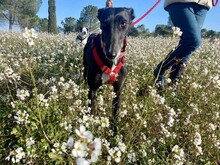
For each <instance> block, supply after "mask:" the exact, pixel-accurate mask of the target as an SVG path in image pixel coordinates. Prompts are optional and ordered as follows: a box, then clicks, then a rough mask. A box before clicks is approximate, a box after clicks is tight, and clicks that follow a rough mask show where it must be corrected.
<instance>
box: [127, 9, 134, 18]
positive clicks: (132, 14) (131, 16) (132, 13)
mask: <svg viewBox="0 0 220 165" xmlns="http://www.w3.org/2000/svg"><path fill="white" fill-rule="evenodd" d="M127 10H128V12H129V13H130V18H131V20H133V19H134V18H135V15H134V9H132V8H127Z"/></svg>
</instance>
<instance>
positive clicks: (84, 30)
mask: <svg viewBox="0 0 220 165" xmlns="http://www.w3.org/2000/svg"><path fill="white" fill-rule="evenodd" d="M88 31H89V30H88V28H86V27H80V29H79V35H80V36H81V37H85V36H87V35H88Z"/></svg>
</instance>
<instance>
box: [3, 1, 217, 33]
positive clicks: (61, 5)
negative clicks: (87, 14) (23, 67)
mask: <svg viewBox="0 0 220 165" xmlns="http://www.w3.org/2000/svg"><path fill="white" fill-rule="evenodd" d="M105 2H106V0H56V8H57V13H56V14H57V24H58V25H59V26H61V21H62V20H64V19H65V18H66V17H74V18H76V19H78V18H79V17H80V12H81V11H82V9H83V8H84V7H86V6H88V5H93V6H97V7H98V8H102V7H105ZM156 2H157V0H113V6H114V7H132V8H133V9H134V12H135V16H136V18H135V19H134V21H135V20H137V19H138V18H139V17H141V16H142V15H143V14H144V13H146V11H147V10H149V9H150V8H151V7H152V6H153V5H154V4H155V3H156ZM163 3H164V1H163V0H161V2H160V4H159V5H158V6H157V7H156V8H155V9H154V10H153V11H152V12H151V13H150V14H149V15H148V16H146V17H145V18H144V19H143V20H142V21H141V22H140V23H139V24H144V25H145V27H146V28H148V29H149V30H150V31H151V32H152V31H153V30H154V29H155V26H156V25H157V24H167V21H168V13H167V12H166V11H165V10H164V8H163ZM38 16H39V17H40V18H48V0H43V3H42V5H41V8H40V10H39V12H38ZM139 24H136V25H139ZM203 28H206V29H208V30H215V31H220V3H219V5H218V6H217V7H213V8H212V9H211V10H210V11H209V12H208V14H207V18H206V20H205V23H204V26H203ZM0 29H1V27H0Z"/></svg>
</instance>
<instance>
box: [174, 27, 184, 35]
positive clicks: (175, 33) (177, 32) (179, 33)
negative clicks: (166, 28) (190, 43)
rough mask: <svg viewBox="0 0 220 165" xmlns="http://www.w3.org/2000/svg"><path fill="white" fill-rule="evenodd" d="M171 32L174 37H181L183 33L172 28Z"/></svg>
mask: <svg viewBox="0 0 220 165" xmlns="http://www.w3.org/2000/svg"><path fill="white" fill-rule="evenodd" d="M172 30H173V35H176V36H179V37H180V36H182V34H183V32H182V31H181V30H180V28H179V27H174V26H173V27H172Z"/></svg>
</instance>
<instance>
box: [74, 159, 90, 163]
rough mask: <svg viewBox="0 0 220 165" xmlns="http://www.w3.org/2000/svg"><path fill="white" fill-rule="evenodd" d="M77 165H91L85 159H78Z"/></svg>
mask: <svg viewBox="0 0 220 165" xmlns="http://www.w3.org/2000/svg"><path fill="white" fill-rule="evenodd" d="M76 164H77V165H90V162H89V161H88V160H86V159H84V158H77V159H76Z"/></svg>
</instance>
